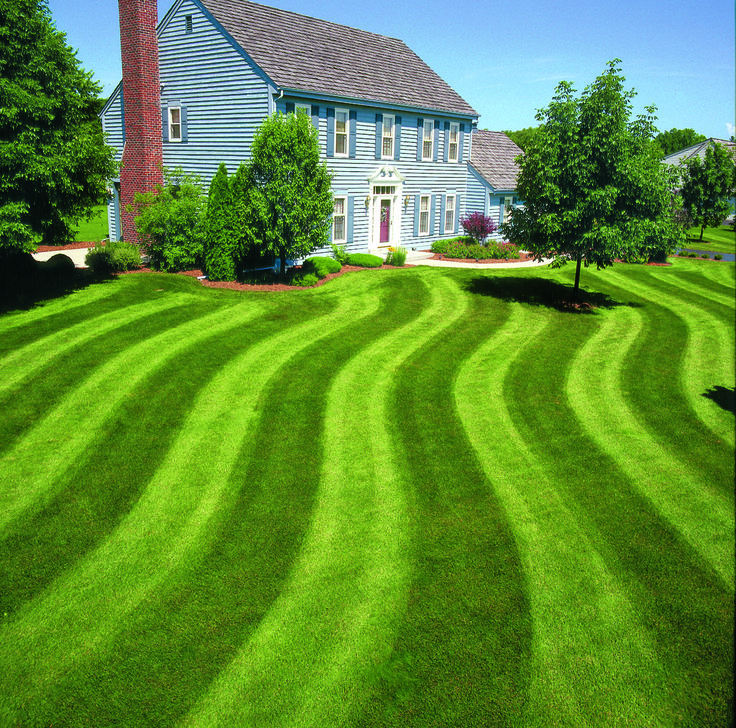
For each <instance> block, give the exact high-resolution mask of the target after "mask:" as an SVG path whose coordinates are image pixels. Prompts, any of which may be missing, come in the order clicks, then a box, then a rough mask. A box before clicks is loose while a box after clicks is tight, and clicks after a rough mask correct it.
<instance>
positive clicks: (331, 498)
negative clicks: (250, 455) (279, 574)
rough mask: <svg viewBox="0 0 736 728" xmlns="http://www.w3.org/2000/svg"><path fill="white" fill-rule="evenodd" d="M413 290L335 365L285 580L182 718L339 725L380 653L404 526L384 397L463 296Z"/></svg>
mask: <svg viewBox="0 0 736 728" xmlns="http://www.w3.org/2000/svg"><path fill="white" fill-rule="evenodd" d="M399 275H401V276H402V278H403V279H404V280H406V278H407V273H406V272H402V273H401V274H399ZM412 275H413V276H414V277H416V278H418V279H419V276H420V275H422V273H420V272H415V273H412ZM423 277H426V275H424V276H423ZM397 280H398V279H397ZM419 281H420V282H421V279H419ZM422 288H424V285H423V284H422ZM388 294H389V291H388V290H387V291H386V292H385V293H384V296H387V295H388ZM410 294H411V288H410V287H408V286H406V285H403V286H402V287H401V288H400V289H399V291H398V292H397V295H395V296H393V297H391V298H390V299H389V300H390V304H389V305H388V306H387V307H386V309H385V310H384V311H383V313H382V316H381V321H380V324H379V325H380V329H382V334H383V335H381V336H380V337H379V338H378V340H377V341H376V342H375V343H371V342H370V339H371V338H372V337H367V336H365V335H364V336H363V339H362V340H363V345H362V346H361V347H360V350H359V351H357V353H355V355H354V356H353V357H352V358H351V359H350V360H349V362H348V363H347V364H346V365H345V366H343V367H342V369H341V370H340V371H339V373H338V374H337V376H336V378H335V380H334V383H333V385H332V387H331V390H330V393H329V396H328V401H327V406H326V411H325V416H324V427H325V435H324V455H323V462H324V465H323V470H322V475H321V478H320V487H319V492H318V495H317V500H316V505H315V512H314V514H313V518H312V524H311V526H310V530H309V533H308V534H307V537H306V539H305V543H304V546H303V548H302V551H301V553H300V556H299V558H298V559H297V562H296V564H295V566H294V569H293V571H292V574H291V576H290V579H289V583H288V584H287V586H286V589H285V590H284V592H283V593H282V595H281V596H280V598H279V599H278V601H277V602H276V604H275V605H274V608H273V609H272V610H271V611H270V612H269V614H268V615H267V616H266V618H265V619H264V621H263V623H262V624H261V625H260V627H259V629H258V631H257V632H256V633H255V635H254V636H253V637H252V639H251V640H250V641H249V643H248V644H247V645H246V647H245V649H244V650H243V652H242V654H241V655H240V656H239V657H238V658H237V659H236V660H235V661H234V663H233V665H232V666H231V668H230V669H228V670H227V671H226V672H225V674H224V675H223V676H222V678H221V679H220V680H218V681H217V683H216V684H215V685H214V686H213V689H212V690H211V691H210V692H209V693H208V695H207V697H206V699H205V700H204V701H203V702H202V703H201V704H200V705H199V706H197V708H196V709H195V711H194V712H193V713H192V715H190V717H189V719H188V721H187V722H188V723H191V724H193V725H213V724H214V725H233V724H235V723H237V724H238V725H251V724H256V723H257V724H258V725H297V724H298V725H300V726H312V725H314V726H327V725H342V724H344V722H345V721H346V720H347V719H348V717H349V716H350V714H351V713H352V712H354V711H355V709H356V706H358V705H359V704H360V702H361V701H362V699H363V696H364V693H365V683H366V678H367V676H369V675H370V674H371V673H372V671H373V670H374V669H375V664H376V663H379V662H381V661H383V660H385V659H386V657H387V656H388V653H389V652H390V649H391V643H392V640H393V635H394V631H395V628H396V625H397V623H398V622H399V621H400V619H401V616H402V614H403V611H404V609H405V599H406V594H407V590H408V583H409V572H410V562H409V554H410V544H409V542H410V533H409V526H410V524H409V520H408V509H407V504H406V500H405V499H406V493H405V487H404V485H403V483H402V481H401V477H400V469H397V464H396V462H395V460H396V456H397V453H396V452H395V450H393V448H392V438H391V435H390V433H389V431H388V430H387V422H386V412H385V408H386V398H387V395H388V391H389V389H390V387H391V383H392V377H391V375H392V372H393V371H394V370H395V369H396V367H398V366H399V365H400V364H401V362H402V361H403V360H404V359H405V358H406V357H407V356H408V355H409V354H410V353H411V352H412V351H413V350H415V349H416V348H418V347H419V346H421V345H422V344H424V343H425V342H426V341H427V339H428V338H430V337H431V336H433V335H435V334H436V332H437V328H438V327H437V320H438V317H441V314H443V313H444V316H442V317H441V318H442V323H441V324H440V327H442V326H449V325H451V324H452V322H453V319H454V318H456V316H457V315H459V313H460V312H461V311H462V302H463V297H462V295H461V293H460V291H459V290H458V287H457V285H456V284H454V283H452V282H451V281H449V280H446V279H439V280H436V281H433V283H432V287H431V296H432V298H431V302H430V303H429V305H427V304H426V303H424V302H423V301H422V299H423V298H424V297H426V294H425V296H422V297H417V295H416V294H414V295H410ZM458 309H459V311H458ZM397 327H398V328H397ZM366 333H367V332H366ZM243 696H246V699H245V700H243Z"/></svg>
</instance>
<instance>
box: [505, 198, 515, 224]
mask: <svg viewBox="0 0 736 728" xmlns="http://www.w3.org/2000/svg"><path fill="white" fill-rule="evenodd" d="M513 203H514V198H513V197H504V198H503V221H504V222H505V223H506V222H509V221H510V220H511V210H513V209H514V205H513Z"/></svg>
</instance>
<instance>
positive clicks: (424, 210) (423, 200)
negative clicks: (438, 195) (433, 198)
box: [419, 195, 429, 235]
mask: <svg viewBox="0 0 736 728" xmlns="http://www.w3.org/2000/svg"><path fill="white" fill-rule="evenodd" d="M419 234H420V235H429V195H422V196H421V197H420V198H419Z"/></svg>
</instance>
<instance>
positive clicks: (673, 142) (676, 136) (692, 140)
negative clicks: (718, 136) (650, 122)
mask: <svg viewBox="0 0 736 728" xmlns="http://www.w3.org/2000/svg"><path fill="white" fill-rule="evenodd" d="M705 139H706V137H704V136H703V135H702V134H698V132H696V131H695V130H694V129H670V130H669V131H661V132H659V134H657V136H656V137H654V141H656V142H657V144H659V146H660V148H661V149H662V156H666V155H668V154H672V153H673V152H679V151H680V150H681V149H687V147H691V146H693V144H699V143H700V142H704V141H705Z"/></svg>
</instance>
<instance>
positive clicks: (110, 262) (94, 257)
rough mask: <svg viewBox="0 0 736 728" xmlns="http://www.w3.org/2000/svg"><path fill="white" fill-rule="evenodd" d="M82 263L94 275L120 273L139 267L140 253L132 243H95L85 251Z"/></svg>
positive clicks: (113, 241) (114, 241) (111, 241)
mask: <svg viewBox="0 0 736 728" xmlns="http://www.w3.org/2000/svg"><path fill="white" fill-rule="evenodd" d="M84 262H85V263H86V264H87V265H88V266H89V267H90V268H91V269H92V272H93V273H95V274H96V275H107V274H109V273H120V272H122V271H126V270H133V269H135V268H138V267H139V266H140V264H141V251H140V250H139V248H138V246H137V245H135V244H134V243H128V242H126V241H124V240H109V241H108V242H107V243H104V244H103V243H95V246H94V247H93V248H90V249H89V250H88V251H87V255H86V256H85V257H84Z"/></svg>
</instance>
